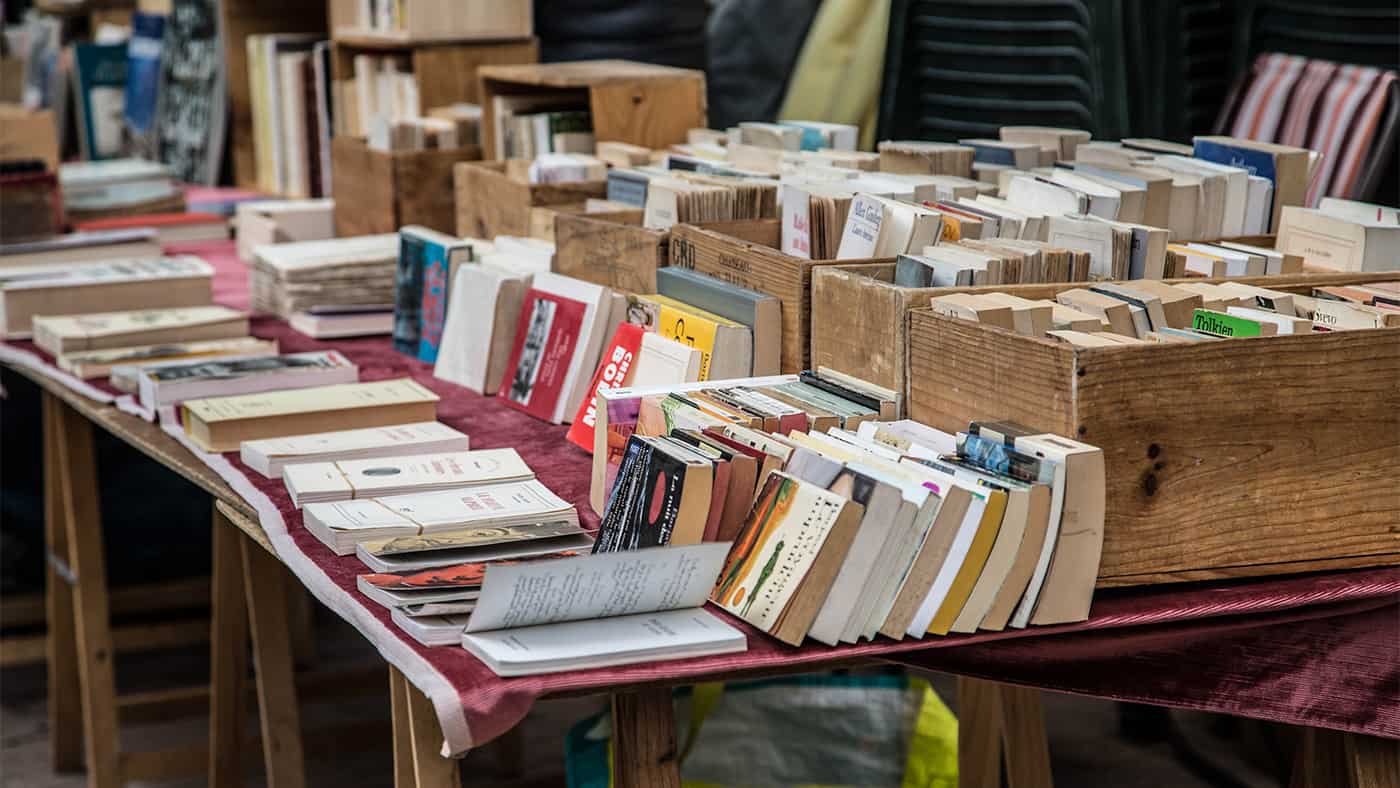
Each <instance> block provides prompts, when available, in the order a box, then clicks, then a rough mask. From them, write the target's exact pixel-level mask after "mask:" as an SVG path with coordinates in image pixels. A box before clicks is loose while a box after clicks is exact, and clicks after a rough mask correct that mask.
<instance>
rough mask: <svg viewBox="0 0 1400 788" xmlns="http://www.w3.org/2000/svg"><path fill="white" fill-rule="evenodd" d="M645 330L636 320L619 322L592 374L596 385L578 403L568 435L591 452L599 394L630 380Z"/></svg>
mask: <svg viewBox="0 0 1400 788" xmlns="http://www.w3.org/2000/svg"><path fill="white" fill-rule="evenodd" d="M645 333H646V329H644V328H642V327H641V326H639V325H636V324H635V323H619V324H618V325H617V331H616V332H614V333H613V338H612V343H611V344H610V345H609V346H608V351H607V352H606V353H604V354H603V359H602V360H601V361H599V362H598V371H597V372H595V373H594V374H593V385H591V386H589V387H588V396H587V397H585V398H584V400H583V402H581V403H579V407H578V413H577V414H576V415H575V416H574V424H573V426H572V427H570V428H569V435H568V438H569V441H570V442H571V443H573V444H574V445H575V446H578V447H579V448H580V449H583V450H584V451H586V452H588V453H589V454H592V453H593V428H594V427H595V426H596V425H597V424H598V410H597V409H598V401H597V400H598V398H597V394H598V392H600V391H602V390H604V389H617V388H622V387H623V386H626V385H628V383H630V382H631V380H632V362H633V361H635V360H636V358H637V353H639V352H640V351H641V349H642V334H645Z"/></svg>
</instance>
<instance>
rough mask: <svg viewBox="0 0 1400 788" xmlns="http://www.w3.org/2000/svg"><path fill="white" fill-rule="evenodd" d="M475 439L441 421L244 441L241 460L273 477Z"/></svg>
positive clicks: (459, 447)
mask: <svg viewBox="0 0 1400 788" xmlns="http://www.w3.org/2000/svg"><path fill="white" fill-rule="evenodd" d="M470 444H471V441H470V440H469V439H468V438H467V436H466V435H464V434H463V433H461V432H458V431H457V430H454V429H452V428H451V427H449V426H447V425H446V424H443V423H441V422H437V421H424V422H418V423H409V424H394V425H391V426H388V427H374V428H370V429H362V430H337V431H334V432H321V433H315V434H311V435H296V436H292V437H286V438H268V439H265V440H254V441H244V442H243V443H242V444H241V445H240V446H239V460H241V461H242V463H243V464H244V465H246V466H248V467H249V468H252V469H253V470H254V471H257V472H258V473H261V474H262V475H263V476H267V477H269V478H281V477H282V469H283V468H285V467H287V466H289V465H297V464H303V463H319V462H339V461H342V460H347V461H348V460H368V459H373V458H376V457H407V456H412V455H415V454H439V453H442V452H455V451H466V450H468V449H470V448H471V445H470Z"/></svg>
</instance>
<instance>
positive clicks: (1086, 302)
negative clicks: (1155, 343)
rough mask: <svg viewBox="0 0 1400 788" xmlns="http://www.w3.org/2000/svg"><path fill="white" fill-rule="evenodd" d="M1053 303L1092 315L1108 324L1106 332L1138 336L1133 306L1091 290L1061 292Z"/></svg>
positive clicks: (1137, 323)
mask: <svg viewBox="0 0 1400 788" xmlns="http://www.w3.org/2000/svg"><path fill="white" fill-rule="evenodd" d="M1055 301H1056V302H1057V303H1060V304H1063V305H1065V306H1067V307H1070V308H1071V309H1076V310H1078V311H1080V312H1083V313H1085V314H1090V315H1094V316H1095V317H1098V318H1100V319H1102V320H1103V321H1104V322H1105V323H1107V324H1108V329H1107V330H1108V331H1111V332H1113V333H1115V334H1119V335H1121V336H1125V337H1136V336H1137V335H1138V326H1139V321H1138V320H1137V319H1135V318H1134V317H1133V311H1132V308H1133V305H1132V304H1129V303H1128V302H1126V301H1123V300H1121V299H1117V298H1114V297H1112V296H1110V295H1106V294H1104V293H1096V292H1094V291H1092V290H1085V289H1079V288H1076V289H1073V290H1062V291H1060V292H1059V293H1057V294H1055Z"/></svg>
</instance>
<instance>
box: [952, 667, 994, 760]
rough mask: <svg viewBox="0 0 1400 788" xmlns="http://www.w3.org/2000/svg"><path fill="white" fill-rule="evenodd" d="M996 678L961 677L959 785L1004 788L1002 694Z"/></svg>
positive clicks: (959, 696) (959, 681)
mask: <svg viewBox="0 0 1400 788" xmlns="http://www.w3.org/2000/svg"><path fill="white" fill-rule="evenodd" d="M998 686H999V685H998V684H997V683H996V682H994V681H986V680H983V679H974V678H970V677H968V676H959V677H958V786H959V788H1001V702H1000V701H1001V695H1000V692H998Z"/></svg>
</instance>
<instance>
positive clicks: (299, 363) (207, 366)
mask: <svg viewBox="0 0 1400 788" xmlns="http://www.w3.org/2000/svg"><path fill="white" fill-rule="evenodd" d="M359 377H360V369H359V367H357V366H355V365H354V364H352V363H350V361H349V359H347V358H345V356H342V355H341V354H340V353H339V352H337V351H334V350H321V351H313V352H310V353H289V354H287V355H282V356H259V357H254V358H227V359H224V358H214V359H199V360H197V361H189V362H179V363H175V364H161V365H159V366H156V367H153V368H150V369H147V370H145V371H143V372H142V373H141V376H140V381H141V382H140V386H141V389H140V401H141V406H142V407H144V408H146V410H149V411H154V410H156V409H158V408H161V407H164V406H166V405H174V404H177V403H179V402H183V401H184V400H187V399H199V398H203V397H225V396H232V395H236V394H256V393H258V392H263V391H286V390H292V389H301V388H311V387H313V386H328V385H333V384H337V383H354V382H355V381H357V380H359Z"/></svg>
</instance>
